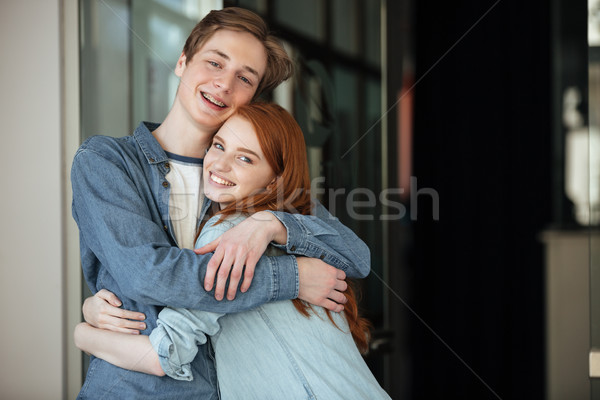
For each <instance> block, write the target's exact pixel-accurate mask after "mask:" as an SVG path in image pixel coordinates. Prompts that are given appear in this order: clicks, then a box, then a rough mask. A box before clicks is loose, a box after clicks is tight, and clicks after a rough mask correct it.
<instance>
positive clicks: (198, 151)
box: [152, 109, 215, 158]
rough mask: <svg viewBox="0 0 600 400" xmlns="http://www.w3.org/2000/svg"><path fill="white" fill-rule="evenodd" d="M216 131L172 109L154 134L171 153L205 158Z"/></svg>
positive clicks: (164, 148)
mask: <svg viewBox="0 0 600 400" xmlns="http://www.w3.org/2000/svg"><path fill="white" fill-rule="evenodd" d="M214 133H215V132H212V131H211V132H207V131H204V130H202V129H201V128H199V127H198V126H196V125H194V124H193V123H189V121H187V120H186V117H185V116H181V115H177V111H176V110H174V109H172V110H171V111H170V112H169V114H168V115H167V117H166V118H165V120H164V121H163V123H162V124H161V125H160V126H159V127H158V128H157V129H156V130H155V131H154V132H152V134H153V135H154V137H155V138H156V140H157V141H158V143H159V144H160V146H161V147H162V148H163V150H165V151H168V152H169V153H174V154H178V155H180V156H185V157H196V158H203V157H204V154H205V153H206V149H207V148H208V147H209V146H210V143H211V141H212V137H213V135H214Z"/></svg>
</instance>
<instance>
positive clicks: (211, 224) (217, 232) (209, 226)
mask: <svg viewBox="0 0 600 400" xmlns="http://www.w3.org/2000/svg"><path fill="white" fill-rule="evenodd" d="M246 218H247V215H242V214H234V215H230V216H227V217H225V219H223V220H222V221H221V215H218V214H217V215H215V216H213V217H211V218H210V219H209V220H208V221H206V224H204V227H203V228H202V231H201V232H200V235H199V236H198V239H197V240H196V248H198V247H202V246H204V245H206V244H208V243H210V242H212V241H213V240H215V239H216V238H218V237H219V236H221V235H222V234H224V233H225V232H227V231H228V230H229V229H231V228H233V227H234V226H236V225H237V224H239V223H240V222H242V221H243V220H245V219H246ZM219 221H221V222H219Z"/></svg>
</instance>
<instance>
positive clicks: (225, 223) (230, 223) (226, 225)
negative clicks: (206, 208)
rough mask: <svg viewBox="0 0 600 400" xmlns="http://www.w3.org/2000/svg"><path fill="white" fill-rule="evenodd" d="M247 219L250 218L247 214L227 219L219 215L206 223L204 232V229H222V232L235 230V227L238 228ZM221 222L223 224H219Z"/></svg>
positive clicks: (235, 215)
mask: <svg viewBox="0 0 600 400" xmlns="http://www.w3.org/2000/svg"><path fill="white" fill-rule="evenodd" d="M246 218H248V216H247V215H245V214H241V213H238V214H233V215H228V216H227V217H225V218H223V217H222V216H221V215H219V214H217V215H214V216H212V217H211V218H210V219H209V220H208V221H207V222H206V224H205V225H204V228H203V229H202V230H203V231H204V229H220V230H223V231H226V230H228V229H231V228H233V227H234V226H236V225H237V224H239V223H240V222H242V221H243V220H245V219H246ZM219 221H221V222H219ZM219 226H221V228H219Z"/></svg>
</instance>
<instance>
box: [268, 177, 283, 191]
mask: <svg viewBox="0 0 600 400" xmlns="http://www.w3.org/2000/svg"><path fill="white" fill-rule="evenodd" d="M279 179H281V177H280V176H276V177H275V178H273V180H272V181H271V182H269V184H268V185H267V189H269V190H273V189H274V188H275V186H277V182H278V181H279Z"/></svg>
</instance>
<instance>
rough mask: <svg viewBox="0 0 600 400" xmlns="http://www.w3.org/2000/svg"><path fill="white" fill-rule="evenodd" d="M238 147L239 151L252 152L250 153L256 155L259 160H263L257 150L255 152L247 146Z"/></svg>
mask: <svg viewBox="0 0 600 400" xmlns="http://www.w3.org/2000/svg"><path fill="white" fill-rule="evenodd" d="M237 149H238V151H243V152H244V153H250V154H252V155H253V156H254V157H256V158H258V159H259V160H262V159H261V158H260V156H259V155H258V154H256V153H255V152H253V151H252V150H250V149H247V148H245V147H238V148H237Z"/></svg>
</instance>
